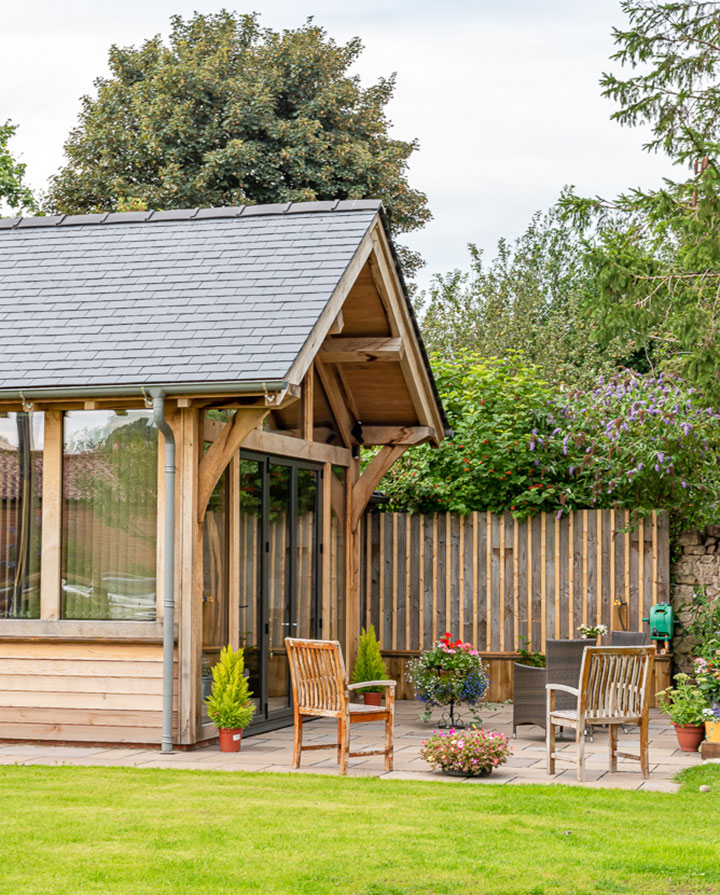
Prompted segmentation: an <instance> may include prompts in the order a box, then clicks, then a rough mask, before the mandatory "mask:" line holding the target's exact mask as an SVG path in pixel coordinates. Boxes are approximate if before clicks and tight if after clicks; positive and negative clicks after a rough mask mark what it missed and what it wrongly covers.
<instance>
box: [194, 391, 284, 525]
mask: <svg viewBox="0 0 720 895" xmlns="http://www.w3.org/2000/svg"><path fill="white" fill-rule="evenodd" d="M268 413H270V409H269V408H267V407H265V408H253V409H252V410H236V411H235V413H234V415H233V418H232V419H231V420H230V421H229V422H227V423H225V425H224V426H223V429H222V432H221V433H220V434H219V435H218V436H217V438H216V439H215V441H213V443H212V444H211V445H210V447H209V448H208V451H207V453H206V454H205V455H204V456H203V457H202V458H201V460H200V464H199V471H198V501H197V520H198V522H202V520H203V517H204V516H205V510H206V508H207V505H208V501H209V500H210V496H211V495H212V493H213V489H214V488H215V485H217V483H218V480H219V478H220V476H221V475H222V474H223V471H224V470H225V467H226V466H227V465H228V463H229V462H230V461H231V460H232V457H233V454H234V453H235V451H236V450H237V449H238V448H239V447H240V445H241V444H242V443H243V441H244V440H245V439H246V438H247V436H248V435H249V434H250V432H252V430H253V429H255V428H256V427H257V426H258V425H259V424H260V423H261V422H262V421H263V420H264V419H265V417H266V416H267V415H268Z"/></svg>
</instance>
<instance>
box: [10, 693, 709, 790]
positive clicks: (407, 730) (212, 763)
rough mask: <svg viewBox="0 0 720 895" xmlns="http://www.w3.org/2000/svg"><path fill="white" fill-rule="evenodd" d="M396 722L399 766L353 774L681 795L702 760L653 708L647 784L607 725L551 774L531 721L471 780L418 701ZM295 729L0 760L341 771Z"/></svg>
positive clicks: (330, 728) (315, 737) (321, 730)
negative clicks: (580, 754)
mask: <svg viewBox="0 0 720 895" xmlns="http://www.w3.org/2000/svg"><path fill="white" fill-rule="evenodd" d="M396 707H397V708H396V722H395V744H396V749H395V767H394V770H393V771H391V772H386V771H385V763H384V758H383V756H382V755H376V756H368V757H367V758H351V759H350V767H349V776H351V777H378V778H380V779H383V780H430V781H434V782H443V783H463V782H470V783H473V784H503V785H507V784H510V785H519V784H523V783H545V784H559V785H584V786H587V787H588V788H591V789H605V788H618V789H638V790H640V789H642V790H647V791H652V792H675V791H676V790H677V788H678V785H677V784H676V783H673V782H672V778H673V777H674V776H675V775H676V774H677V772H678V771H680V770H682V768H686V767H691V766H693V765H696V764H698V763H700V761H701V758H700V755H699V753H687V752H681V751H680V750H679V748H678V745H677V740H676V738H675V733H674V731H673V730H672V728H671V727H670V726H669V725H668V723H667V722H666V720H665V718H664V717H663V716H661V715H660V714H659V713H657V712H653V713H652V716H651V723H650V768H651V771H650V779H649V780H647V781H644V780H643V779H642V776H641V774H640V768H639V764H638V762H635V761H632V760H629V759H619V760H618V770H617V772H616V773H613V774H611V773H609V770H608V736H607V730H605V729H598V728H596V730H595V739H594V742H587V741H586V755H587V762H586V780H585V782H584V783H583V784H578V783H577V779H576V772H575V768H574V767H573V766H572V765H571V764H570V763H566V762H563V761H558V763H557V766H556V769H557V772H558V773H557V775H556V776H554V777H553V776H550V775H549V774H548V773H547V771H546V766H545V738H544V732H543V730H542V728H540V727H535V726H530V725H527V726H525V727H521V728H519V730H518V736H517V738H516V739H512V740H511V746H512V750H513V754H512V757H511V758H510V760H509V761H508V763H507V764H506V765H505V766H504V767H502V768H499V769H497V770H496V771H495V772H494V773H493V774H492V776H491V777H483V778H470V779H468V778H463V777H449V776H445V775H444V774H442V773H440V772H439V771H432V770H430V768H429V766H428V765H427V763H426V762H425V761H423V759H421V758H420V748H421V745H422V742H423V740H424V739H426V738H427V737H428V736H430V735H432V733H433V731H434V730H436V729H437V728H436V727H435V726H434V725H433V724H432V723H431V724H423V723H422V722H421V721H420V719H419V707H418V705H417V704H416V703H414V702H412V701H409V700H408V701H399V702H398V703H397V704H396ZM485 726H486V728H487V729H488V730H498V731H502V732H503V733H506V734H508V735H510V733H511V731H512V709H511V707H509V706H506V707H503V709H502V710H501V711H498V712H496V713H494V714H493V715H492V717H489V718H487V719H486V725H485ZM353 733H355V735H354V736H353V737H352V740H351V747H352V748H353V750H360V751H362V750H364V749H377V748H382V745H383V736H384V725H383V724H382V723H377V724H372V723H369V724H367V725H363V727H362V728H361V730H360V731H358V730H357V728H356V729H355V730H354V731H353ZM335 736H336V722H335V721H332V720H329V719H328V720H326V719H319V720H317V721H312V722H310V723H308V724H306V726H305V729H304V731H303V740H304V742H305V744H307V745H310V744H313V745H316V744H320V743H332V742H334V740H335ZM292 741H293V731H292V728H285V729H283V730H276V731H271V732H269V733H263V734H261V735H258V736H257V737H253V736H245V737H243V741H242V749H241V751H240V752H238V753H229V754H227V753H222V752H220V749H219V747H218V746H217V745H210V746H203V747H201V748H199V749H196V750H188V751H180V750H178V751H176V752H173V753H172V754H171V755H164V754H162V753H161V752H160V751H159V750H157V751H155V750H152V749H148V748H147V747H144V748H138V749H133V748H131V747H118V748H117V749H109V748H103V747H101V746H100V747H99V746H92V747H83V746H53V745H52V744H48V745H26V744H4V745H3V744H1V743H0V765H13V764H22V765H31V764H32V765H52V766H58V765H75V766H78V767H114V766H118V767H138V768H179V769H185V770H195V771H198V770H200V771H202V770H222V771H262V772H271V773H287V774H298V773H302V774H331V775H337V773H338V766H337V762H336V759H335V754H334V752H333V751H332V750H329V749H328V750H327V751H321V752H306V753H305V754H304V755H303V759H302V767H301V768H300V769H298V770H293V768H292V767H291V758H292ZM619 747H620V748H621V749H623V750H624V751H628V752H638V751H639V743H638V732H637V729H630V730H629V732H628V734H623V733H620V736H619ZM557 748H558V751H559V752H562V753H564V754H567V756H568V758H572V757H574V755H575V748H576V747H575V740H574V738H566V739H564V740H559V741H558V743H557Z"/></svg>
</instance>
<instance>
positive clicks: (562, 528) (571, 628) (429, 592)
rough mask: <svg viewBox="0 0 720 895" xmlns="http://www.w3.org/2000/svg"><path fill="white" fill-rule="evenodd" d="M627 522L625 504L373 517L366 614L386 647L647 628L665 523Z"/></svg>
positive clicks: (276, 538)
mask: <svg viewBox="0 0 720 895" xmlns="http://www.w3.org/2000/svg"><path fill="white" fill-rule="evenodd" d="M629 521H630V520H629V514H628V513H627V512H626V511H624V510H623V511H613V510H596V511H592V510H589V511H588V510H581V511H577V512H576V513H572V514H570V515H568V516H567V517H564V518H562V519H560V520H558V519H556V518H555V517H554V516H553V515H549V514H540V515H538V516H535V517H533V518H530V519H527V520H524V521H523V522H518V521H517V520H516V519H514V518H513V517H512V516H511V515H510V514H504V515H500V516H494V515H492V514H490V513H485V514H484V519H483V518H482V517H481V515H480V514H479V513H473V514H472V515H470V516H467V517H458V516H453V515H451V514H447V515H446V516H445V519H442V518H438V515H437V514H434V515H432V516H430V515H428V516H422V515H416V516H410V515H407V514H382V513H379V514H371V515H369V516H368V517H367V519H366V520H365V521H364V523H363V537H364V538H365V542H364V545H363V549H362V560H363V565H362V576H361V580H362V589H363V591H364V593H362V594H361V597H362V598H363V599H364V601H365V604H364V607H363V609H362V618H363V619H364V621H365V622H366V624H369V623H370V622H372V623H373V624H375V626H376V630H377V632H378V636H379V637H380V640H381V642H382V643H383V645H384V647H385V648H386V649H394V650H398V651H401V652H403V651H411V652H412V651H416V650H419V649H425V648H427V647H429V646H430V645H431V644H432V643H433V642H435V641H436V640H437V639H438V636H439V635H440V634H442V633H444V632H445V631H450V632H451V633H452V635H453V636H454V637H459V638H461V639H462V640H469V641H471V642H473V643H474V644H476V645H477V646H478V647H479V648H480V649H482V650H483V651H485V652H512V651H514V650H516V649H517V648H518V647H519V646H521V643H522V642H523V641H524V642H526V643H527V644H529V645H530V646H531V647H532V648H533V649H540V650H542V649H543V648H544V643H545V639H546V638H547V637H560V638H561V639H562V638H566V637H574V636H576V634H577V628H578V627H579V625H580V624H581V623H590V622H596V623H599V622H602V623H604V624H606V625H608V627H610V628H611V629H613V628H619V627H621V626H622V625H624V626H628V627H629V628H630V629H631V630H642V629H643V622H642V619H643V617H645V616H647V613H648V610H649V608H650V605H651V604H652V602H653V601H660V600H664V599H667V595H668V591H669V556H668V540H669V532H668V520H667V514H665V513H658V514H653V516H652V517H649V518H648V519H647V520H645V521H642V522H639V523H638V525H637V526H636V527H635V528H634V529H632V530H630V528H629V525H628V523H629ZM275 529H277V530H275ZM275 529H274V530H273V531H272V532H271V542H272V543H271V551H270V560H269V561H270V563H271V564H272V566H273V571H274V573H275V574H274V575H272V576H271V578H272V580H273V581H278V580H280V579H281V578H282V574H283V562H284V556H283V549H282V542H281V541H282V531H283V530H282V526H280V527H277V526H276V527H275ZM250 535H251V532H250V531H248V536H250ZM303 543H304V542H303ZM248 589H249V588H248ZM620 597H622V599H624V600H626V601H627V606H626V607H624V609H623V611H622V615H620V614H619V613H618V612H617V610H616V607H615V606H614V600H615V599H616V598H620ZM332 622H333V624H332V625H331V628H334V627H335V625H334V622H335V619H332Z"/></svg>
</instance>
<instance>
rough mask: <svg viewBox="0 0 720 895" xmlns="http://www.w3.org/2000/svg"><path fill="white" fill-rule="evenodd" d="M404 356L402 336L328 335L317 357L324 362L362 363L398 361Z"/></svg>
mask: <svg viewBox="0 0 720 895" xmlns="http://www.w3.org/2000/svg"><path fill="white" fill-rule="evenodd" d="M404 356H405V346H404V344H403V340H402V338H400V337H399V336H398V337H397V338H392V339H388V338H385V337H382V336H375V337H366V338H354V337H350V336H329V337H328V338H327V339H325V341H324V342H323V344H322V348H321V349H320V352H319V355H318V357H319V358H320V360H321V361H322V362H323V363H326V364H362V363H369V362H376V363H378V362H388V361H394V362H396V363H397V362H399V361H401V360H402V359H403V357H404Z"/></svg>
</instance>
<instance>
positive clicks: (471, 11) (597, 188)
mask: <svg viewBox="0 0 720 895" xmlns="http://www.w3.org/2000/svg"><path fill="white" fill-rule="evenodd" d="M221 5H222V3H221V2H220V0H219V2H217V3H213V2H206V0H189V2H186V0H65V2H58V0H25V2H24V3H13V4H4V6H3V22H2V29H1V30H0V120H5V119H6V118H10V119H11V120H12V121H13V122H15V123H16V124H19V125H20V130H19V133H18V135H17V137H16V138H15V140H14V142H13V143H12V144H11V148H12V149H13V151H14V152H15V153H20V154H21V155H22V158H23V160H24V161H25V162H26V163H27V166H28V175H29V180H30V183H31V185H32V186H33V187H35V188H43V187H44V186H45V184H46V181H47V178H48V177H49V176H50V175H51V174H52V173H53V172H55V171H56V170H57V168H58V167H59V166H60V165H61V164H62V161H63V143H64V141H65V138H66V136H67V134H68V132H69V130H70V128H71V127H72V126H73V124H74V123H75V121H76V119H77V115H78V111H79V97H80V96H81V95H82V94H84V93H92V91H93V86H92V82H93V79H94V78H96V77H97V76H98V75H102V74H105V73H106V72H107V52H108V48H109V47H110V45H111V44H113V43H116V44H119V45H128V44H135V45H137V44H139V43H141V42H142V41H143V40H145V39H147V38H149V37H151V36H152V35H154V34H156V33H161V34H164V35H167V32H168V23H169V17H170V16H171V15H172V14H173V13H180V14H181V15H184V16H189V15H191V14H192V12H193V10H195V9H198V10H200V11H201V12H213V11H217V10H218V9H219V8H220V6H221ZM226 5H227V6H228V7H229V8H232V9H237V10H238V11H240V12H250V11H253V9H254V10H256V11H258V12H259V13H260V14H261V22H262V23H263V24H265V25H267V26H270V27H273V28H276V29H277V28H293V27H297V26H298V25H300V24H301V23H302V22H303V21H304V19H305V18H306V17H307V16H310V15H312V16H314V17H315V20H316V22H317V23H319V24H321V25H323V26H324V27H325V28H326V29H327V31H328V32H329V34H330V35H331V36H332V37H334V38H335V39H336V40H338V41H345V40H347V39H348V38H350V37H353V36H355V35H358V36H360V37H361V38H362V40H363V42H364V44H365V52H364V53H363V55H362V57H361V60H360V62H359V64H358V66H357V71H358V73H359V74H360V75H361V77H362V79H363V81H364V82H365V83H366V84H370V83H371V82H372V81H373V80H375V79H376V78H377V77H379V76H381V75H387V74H389V73H390V72H392V71H396V72H397V91H396V95H395V98H394V100H393V102H392V105H391V107H390V117H391V119H392V121H393V124H394V133H395V135H396V136H398V137H400V138H403V139H409V138H412V137H417V138H418V139H419V141H420V150H419V151H418V152H417V153H415V155H414V156H413V158H412V160H411V167H410V181H411V183H412V185H413V186H414V187H416V188H418V189H421V190H423V191H424V192H425V193H427V195H428V198H429V201H430V208H431V210H432V213H433V216H434V219H433V221H432V222H431V223H430V224H429V225H428V226H426V227H425V229H424V230H423V231H421V232H419V233H417V234H414V235H412V236H408V237H406V238H405V241H406V242H407V243H408V244H409V245H411V246H412V247H413V248H415V249H417V250H418V251H420V252H421V253H422V254H423V255H424V257H425V258H426V260H427V268H426V270H425V272H424V274H423V275H422V278H421V279H422V282H423V283H427V281H428V279H429V277H430V274H432V273H434V272H438V271H447V270H450V269H452V268H454V267H463V268H464V267H466V266H467V258H468V256H467V250H466V245H467V243H468V242H475V243H477V244H478V245H479V246H480V247H481V248H483V249H485V250H486V251H488V252H492V250H493V248H494V246H495V243H496V242H497V240H498V238H499V237H501V236H505V237H509V238H514V237H516V236H518V235H519V234H520V233H521V232H522V231H523V230H524V228H525V226H526V224H527V223H528V221H529V219H530V216H531V215H532V213H533V212H534V211H536V210H538V209H545V208H547V207H548V206H550V205H551V204H552V203H553V202H554V201H555V199H556V198H557V196H558V194H559V192H560V190H561V189H562V187H563V185H564V184H574V185H575V186H576V188H577V189H578V191H580V192H581V193H583V194H590V195H594V194H601V195H606V196H609V195H613V194H615V193H617V192H619V191H620V190H622V189H625V188H627V187H630V186H636V185H642V186H652V185H655V184H657V183H658V182H659V181H660V178H661V177H662V176H663V175H668V174H670V173H671V168H670V166H669V163H668V162H667V160H666V159H664V158H663V157H656V156H650V155H647V154H646V153H644V152H643V151H642V148H641V146H642V142H643V137H644V136H646V135H644V134H643V133H642V132H641V131H640V130H638V129H634V130H628V129H625V128H621V127H620V126H619V125H617V124H615V123H614V122H611V121H610V114H611V113H612V111H613V105H612V103H611V102H609V101H608V100H605V99H603V98H602V97H601V96H600V89H599V86H598V79H599V77H600V74H601V72H602V71H603V70H607V69H608V68H609V67H611V63H610V62H609V57H610V55H611V53H612V52H613V42H612V36H611V29H612V26H613V25H622V24H623V18H622V15H621V12H620V4H619V0H582V2H578V0H382V2H379V0H363V2H362V3H360V2H357V0H354V2H348V0H255V2H254V3H252V4H251V5H249V6H241V7H238V6H234V5H233V4H232V3H229V4H226ZM612 65H613V66H614V70H617V69H618V67H617V65H615V64H612Z"/></svg>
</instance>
